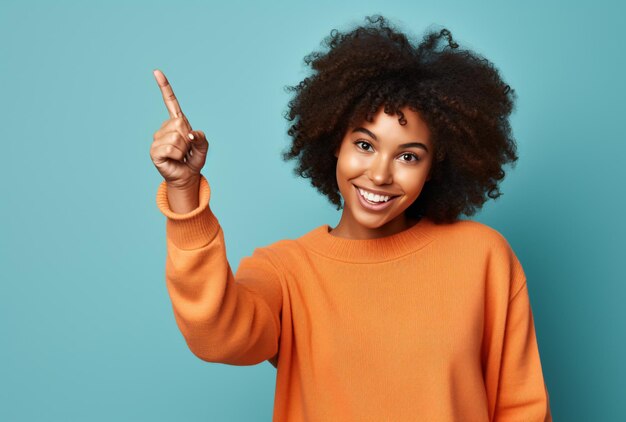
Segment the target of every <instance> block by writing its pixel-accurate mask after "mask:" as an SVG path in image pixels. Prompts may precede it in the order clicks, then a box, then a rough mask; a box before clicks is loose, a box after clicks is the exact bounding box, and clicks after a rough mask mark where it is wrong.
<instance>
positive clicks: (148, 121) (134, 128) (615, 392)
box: [0, 0, 626, 421]
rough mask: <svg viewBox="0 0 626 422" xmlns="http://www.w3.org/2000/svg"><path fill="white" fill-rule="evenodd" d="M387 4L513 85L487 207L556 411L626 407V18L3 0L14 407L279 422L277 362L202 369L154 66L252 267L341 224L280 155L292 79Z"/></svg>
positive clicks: (3, 330)
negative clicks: (185, 301) (165, 183)
mask: <svg viewBox="0 0 626 422" xmlns="http://www.w3.org/2000/svg"><path fill="white" fill-rule="evenodd" d="M377 13H380V14H382V15H384V16H385V17H386V18H388V19H389V20H390V21H391V22H392V23H394V24H397V25H398V26H399V27H400V28H401V29H403V30H405V31H407V32H409V33H410V34H412V35H414V36H415V37H417V38H421V36H422V35H423V34H424V32H425V31H426V30H427V29H429V28H441V27H446V28H448V29H449V30H450V31H451V32H452V35H453V37H454V38H455V40H456V41H457V42H458V43H459V44H460V45H461V46H462V47H467V48H471V49H474V50H475V51H477V52H478V53H480V54H482V55H484V56H485V57H487V58H488V59H489V60H491V61H492V62H494V63H495V65H496V66H497V67H498V69H500V71H501V75H502V76H503V78H504V79H505V81H506V82H507V83H509V84H510V85H511V86H512V87H513V88H514V89H515V90H516V92H517V94H518V100H517V106H516V107H517V108H516V110H515V111H514V113H513V115H512V120H511V121H512V126H513V131H514V135H515V137H516V139H517V142H518V152H519V155H520V159H519V162H518V163H517V165H516V167H515V168H514V169H511V168H510V169H509V171H507V177H506V179H505V180H504V182H503V183H502V185H501V189H502V192H503V193H504V194H503V196H502V197H500V198H499V199H497V200H496V201H489V202H487V203H486V204H485V206H484V208H483V210H482V211H481V212H480V213H479V214H477V215H475V216H473V217H471V218H472V219H475V220H478V221H481V222H483V223H485V224H488V225H490V226H491V227H494V228H495V229H497V230H498V231H500V232H501V233H502V234H503V235H504V236H505V237H506V238H507V239H508V241H509V242H510V244H511V245H512V247H513V248H514V250H515V252H516V254H517V256H518V257H519V259H520V261H521V262H522V264H523V266H524V269H525V272H526V274H527V276H528V283H529V287H530V289H529V290H530V295H531V302H532V306H533V314H534V319H535V324H536V330H537V338H538V341H539V346H540V353H541V359H542V365H543V371H544V377H545V379H546V383H547V387H548V390H549V392H550V400H551V406H552V412H553V415H554V418H555V420H561V421H589V420H594V421H616V420H624V418H625V417H626V416H625V415H626V408H625V406H626V404H625V403H626V401H625V400H623V395H624V391H626V385H625V381H624V380H625V379H626V369H625V368H626V365H624V364H623V356H625V355H626V347H625V346H626V331H625V330H624V321H626V311H625V309H626V308H625V307H624V306H623V304H622V302H623V300H624V296H625V292H626V284H625V283H624V276H623V273H622V271H623V267H622V265H623V258H624V238H625V236H626V223H625V220H624V218H623V217H622V212H623V210H624V209H625V206H626V201H625V200H624V188H623V185H622V183H623V181H624V180H626V177H625V174H624V173H625V170H624V168H625V167H624V165H623V162H624V159H623V157H624V156H626V145H625V143H624V129H623V127H622V125H623V120H624V119H623V116H622V113H623V111H624V106H623V98H624V94H626V92H625V84H624V79H623V75H624V74H626V69H625V58H624V53H623V45H624V41H625V39H624V38H625V36H624V35H623V33H621V32H619V28H620V27H621V23H622V22H621V17H622V16H624V10H623V7H622V6H620V5H619V4H618V2H606V1H599V2H591V1H581V2H576V3H572V2H566V1H564V0H560V1H553V2H539V1H526V2H513V1H485V2H467V1H437V2H433V1H430V2H426V1H415V0H411V1H353V0H346V1H343V2H334V1H319V2H305V1H289V2H287V1H272V2H255V1H248V2H244V1H232V2H213V1H202V2H201V1H179V2H171V1H168V2H165V1H150V2H148V1H144V2H139V1H135V2H128V1H124V2H122V1H107V2H78V1H59V2H44V1H37V2H35V1H16V0H15V1H10V0H8V1H2V2H0V40H2V41H0V57H1V59H0V77H1V79H0V80H1V82H2V84H1V86H2V88H1V91H2V101H0V116H1V121H2V127H1V129H2V130H1V136H2V149H1V151H2V157H3V159H2V165H0V172H1V175H2V195H1V198H2V199H0V217H1V219H0V221H1V226H0V227H1V232H0V268H1V269H2V276H1V277H0V280H1V281H0V339H1V344H2V346H1V347H0V420H2V421H44V420H45V421H69V420H76V421H110V420H120V421H140V420H145V421H148V420H149V421H174V420H194V421H257V420H259V421H269V420H271V415H272V408H273V400H274V387H275V374H276V369H275V368H274V367H272V366H271V365H270V364H269V363H268V362H264V363H262V364H260V365H256V366H247V367H238V366H229V365H223V364H210V363H206V362H203V361H201V360H199V359H198V358H196V357H195V356H194V355H193V354H192V353H191V352H190V351H189V350H188V349H187V347H186V344H185V342H184V339H183V337H182V335H181V334H180V332H179V331H178V328H177V326H176V323H175V320H174V316H173V313H172V309H171V304H170V300H169V297H168V295H167V290H166V286H165V279H164V270H165V253H166V249H165V217H164V216H163V215H162V214H161V213H159V211H158V209H157V207H156V203H155V194H156V190H157V187H158V185H159V183H160V182H161V181H162V178H161V177H160V175H159V174H158V172H157V170H156V168H155V167H154V165H153V163H152V161H151V159H150V156H149V148H150V145H151V143H152V136H153V134H154V132H155V131H156V130H157V129H158V128H159V127H160V125H161V123H162V122H163V121H164V120H166V119H167V111H166V109H165V106H164V104H163V101H162V98H161V94H160V92H159V90H158V86H157V84H156V82H155V80H154V77H153V75H152V70H153V69H155V68H159V69H161V70H163V72H164V73H165V74H166V76H167V77H168V78H169V80H170V82H171V84H172V86H173V88H174V90H175V92H176V94H177V96H178V98H179V101H180V104H181V107H182V109H183V110H184V112H185V113H186V115H187V117H188V118H189V120H190V122H191V124H192V125H193V126H194V128H195V129H200V130H203V131H204V132H205V133H206V134H207V137H208V139H209V142H210V145H211V146H210V151H209V154H208V157H207V162H206V165H205V167H204V169H203V170H202V173H203V174H204V175H205V176H206V177H207V179H208V180H209V181H210V182H211V187H212V197H211V207H212V209H213V211H214V212H215V214H216V216H217V217H218V219H219V220H220V223H221V225H222V227H223V229H224V233H225V237H226V242H227V248H228V257H229V260H230V263H231V267H232V269H233V271H235V270H236V268H237V266H238V263H239V260H240V259H241V258H242V257H243V256H246V255H249V254H251V253H252V250H253V249H254V248H255V247H258V246H263V245H267V244H269V243H272V242H274V241H276V240H279V239H283V238H293V237H297V236H300V235H302V234H304V233H305V232H308V231H309V230H311V229H312V228H314V227H317V226H319V225H321V224H324V223H328V224H330V225H331V226H332V225H334V224H336V223H337V222H338V220H339V216H340V212H339V211H337V210H335V208H334V207H333V206H332V205H331V204H330V203H329V202H328V201H327V200H326V198H324V197H322V196H321V195H320V194H319V193H317V191H315V189H314V188H313V187H311V186H310V184H309V180H307V179H298V178H297V177H295V176H294V175H293V173H292V168H293V165H294V163H293V162H291V163H285V162H283V161H282V160H281V157H280V153H281V151H282V150H283V149H284V148H285V146H286V145H287V143H288V141H289V139H288V136H287V134H286V130H287V127H288V126H287V125H288V122H287V121H286V120H285V119H284V118H283V116H282V114H283V112H284V111H285V110H286V107H287V102H288V100H289V98H290V94H289V93H287V92H286V91H285V90H284V87H285V86H287V85H294V84H297V83H298V82H299V81H300V80H301V79H303V78H304V77H305V76H306V75H307V74H308V70H307V68H306V67H305V66H304V62H303V58H304V56H305V55H306V54H308V53H310V52H311V51H313V50H319V49H320V48H321V45H320V42H321V40H322V39H323V38H324V37H326V36H327V35H329V34H330V31H331V30H332V29H333V28H337V29H339V30H344V29H347V28H349V27H351V26H353V25H356V24H360V23H364V22H365V20H364V17H365V16H368V15H373V14H377ZM613 211H615V212H617V214H616V215H614V214H613Z"/></svg>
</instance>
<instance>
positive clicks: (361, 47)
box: [153, 17, 551, 422]
mask: <svg viewBox="0 0 626 422" xmlns="http://www.w3.org/2000/svg"><path fill="white" fill-rule="evenodd" d="M368 19H369V18H368ZM369 20H370V22H371V23H374V24H378V26H376V25H373V26H363V27H358V28H356V29H354V30H353V31H351V32H349V33H346V34H342V33H339V32H338V31H336V30H333V31H332V32H331V38H330V39H328V40H327V42H328V46H329V47H330V51H328V52H327V53H317V54H312V55H311V56H309V57H308V58H307V59H306V60H307V62H310V63H311V64H312V67H313V69H314V70H315V71H316V72H317V73H314V75H312V76H311V77H308V78H306V79H305V80H304V81H302V82H301V83H300V84H299V85H297V87H296V88H295V90H296V91H297V95H296V97H295V98H294V99H293V100H292V101H291V102H290V103H289V104H290V112H289V115H288V116H287V117H288V118H289V119H291V120H294V119H297V121H296V122H295V123H294V124H293V125H291V127H290V128H289V132H288V133H289V134H290V135H291V136H292V138H293V142H292V143H291V145H290V148H289V150H288V151H287V152H286V153H284V158H286V159H292V158H297V160H298V167H297V168H296V169H295V170H296V173H298V174H300V175H302V176H304V177H310V178H311V183H312V185H313V186H315V187H316V188H317V189H319V190H320V191H321V192H322V193H323V194H325V195H326V196H327V197H328V198H329V200H330V201H331V202H332V203H333V204H335V205H337V206H338V207H339V208H341V207H342V206H343V212H342V215H341V220H340V221H339V224H338V225H337V226H336V227H335V228H332V229H331V227H330V226H329V225H328V224H323V225H320V226H318V227H317V228H314V229H312V230H310V231H308V232H307V233H305V234H304V235H302V236H300V237H298V238H297V239H283V240H279V241H277V242H274V243H272V244H270V245H267V246H264V247H258V248H256V249H254V252H253V253H252V255H251V256H247V257H245V258H244V259H242V260H241V262H240V264H239V268H238V269H237V272H236V273H235V274H233V272H232V271H231V266H230V263H229V261H228V259H227V254H226V246H225V238H224V232H223V230H222V227H221V225H220V223H219V221H218V219H217V217H216V215H215V214H214V213H213V211H212V209H211V207H210V202H211V201H212V199H211V187H210V185H209V182H208V180H207V179H206V178H205V177H204V176H203V175H201V174H200V173H199V168H200V167H201V166H202V164H203V163H204V161H203V160H204V157H205V155H206V152H207V150H208V144H207V143H206V139H205V137H204V134H203V132H202V131H199V130H193V131H192V130H191V126H190V125H189V122H187V121H186V119H185V118H184V115H182V112H181V111H180V107H179V105H178V103H177V102H175V101H174V98H175V97H174V95H173V91H172V90H171V87H169V84H167V82H166V80H165V79H164V78H160V77H158V78H157V82H159V85H160V86H161V89H162V92H163V98H164V100H165V102H166V106H167V107H168V110H169V111H170V115H171V118H170V120H169V121H168V122H167V123H166V124H165V125H164V126H163V127H162V129H160V130H159V131H158V132H157V134H158V136H156V140H155V145H154V147H153V151H154V155H155V164H156V165H157V167H158V168H160V169H161V170H162V174H163V175H164V177H166V181H164V182H163V183H162V184H161V186H160V187H159V190H158V192H157V204H158V207H159V209H160V210H161V212H162V213H163V214H164V215H166V216H167V225H166V227H167V260H166V280H167V288H168V292H169V295H170V298H171V301H172V306H173V309H174V316H175V318H176V322H177V324H178V327H179V329H180V331H181V333H182V334H183V336H184V337H185V341H186V344H187V345H188V347H189V349H190V350H191V351H192V352H193V353H194V354H195V355H196V356H198V357H199V358H200V359H202V360H204V361H207V362H218V363H227V364H231V365H254V364H257V363H260V362H264V361H268V362H270V363H271V364H272V365H274V366H275V367H277V369H278V371H277V374H276V394H275V403H274V415H273V421H275V422H283V421H289V422H298V421H338V422H342V421H409V420H411V421H412V420H423V421H435V422H448V421H450V422H452V421H477V422H493V421H502V420H520V421H551V413H550V406H549V399H548V391H547V388H546V385H545V383H544V379H543V373H542V367H541V361H540V357H539V348H538V345H537V340H536V336H535V328H534V322H533V316H532V312H531V308H530V301H529V294H528V283H527V281H526V275H525V273H524V270H523V268H522V265H521V263H520V262H519V261H518V259H517V257H516V255H515V253H514V252H513V250H512V248H511V246H510V245H509V243H508V242H507V240H506V239H505V238H504V237H503V236H502V235H501V234H500V233H499V232H497V231H496V230H494V229H492V228H491V227H489V226H487V225H485V224H481V223H478V222H474V221H470V220H459V219H458V217H459V215H460V214H462V213H466V214H468V213H471V212H472V210H473V209H474V207H478V206H480V205H482V203H483V202H485V198H484V195H485V194H486V193H488V194H489V196H490V197H495V195H494V191H495V190H496V187H497V182H498V181H499V180H500V179H502V178H503V177H504V172H503V171H502V166H503V165H504V164H505V163H506V162H508V161H511V160H514V159H516V156H515V153H514V146H515V144H514V142H513V139H512V138H511V137H510V131H509V126H508V120H507V118H508V114H509V113H510V111H511V109H512V106H513V102H512V101H513V98H512V96H511V95H512V91H511V90H510V89H509V87H508V85H506V84H504V82H502V80H501V79H500V78H499V77H498V73H497V71H496V70H495V69H494V68H493V67H492V65H491V64H489V63H488V62H486V61H484V60H482V59H481V58H479V57H478V56H476V55H474V54H473V53H471V52H469V51H457V47H458V45H457V44H456V43H455V42H453V41H452V38H451V35H450V33H449V31H447V30H442V31H440V32H439V33H430V34H428V35H427V36H426V38H425V40H424V42H423V43H421V44H419V45H417V46H413V45H412V44H411V43H410V42H409V41H408V39H407V38H406V36H405V35H404V34H402V33H401V32H398V31H396V30H394V29H392V28H391V27H389V26H387V22H386V20H385V19H383V18H382V17H377V18H375V19H373V20H372V19H369ZM442 38H445V39H447V40H448V47H449V49H446V48H447V47H446V48H444V49H443V50H442V51H439V50H438V46H439V41H440V39H442ZM159 76H161V75H159ZM188 133H192V134H193V135H194V138H195V139H196V140H195V141H188V140H187V138H186V137H185V135H187V134H188ZM187 151H193V154H190V158H189V159H188V160H185V156H186V154H185V153H186V152H187ZM167 160H172V162H169V161H167ZM183 160H185V161H183ZM181 177H182V179H184V180H187V179H186V178H187V177H189V180H191V182H189V183H181V181H180V180H181ZM168 178H169V179H168ZM341 199H343V204H342V202H341ZM177 210H178V211H177Z"/></svg>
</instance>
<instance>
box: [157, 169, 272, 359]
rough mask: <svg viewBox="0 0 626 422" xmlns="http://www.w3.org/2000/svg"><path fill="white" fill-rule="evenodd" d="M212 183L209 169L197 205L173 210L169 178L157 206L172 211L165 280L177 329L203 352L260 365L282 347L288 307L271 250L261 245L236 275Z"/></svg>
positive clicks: (204, 356) (169, 213) (203, 356)
mask: <svg viewBox="0 0 626 422" xmlns="http://www.w3.org/2000/svg"><path fill="white" fill-rule="evenodd" d="M209 198H210V187H209V184H208V181H207V180H206V179H205V178H204V177H203V176H202V177H201V180H200V193H199V203H200V205H199V206H198V208H196V209H194V210H192V211H190V212H189V213H186V214H176V213H174V212H172V211H171V209H170V208H169V206H168V201H167V184H166V183H165V182H163V183H162V184H161V185H160V186H159V189H158V192H157V206H158V207H159V210H160V211H161V212H162V213H163V214H164V215H165V216H167V222H166V238H167V260H166V267H165V279H166V283H167V289H168V292H169V296H170V299H171V302H172V307H173V311H174V316H175V319H176V323H177V325H178V328H179V329H180V331H181V333H182V334H183V337H184V338H185V340H186V342H187V345H188V347H189V349H190V350H191V351H192V352H193V353H194V354H195V355H196V356H198V357H199V358H200V359H202V360H205V361H207V362H219V363H226V364H231V365H254V364H257V363H260V362H263V361H264V360H270V363H272V364H273V365H274V366H276V360H274V359H272V358H274V357H275V356H276V355H277V353H278V341H279V337H280V330H281V323H280V313H281V307H282V288H281V283H280V272H279V270H278V269H277V267H276V266H275V264H274V261H273V259H272V256H270V255H271V252H269V251H267V250H265V249H255V250H254V253H253V254H252V256H248V257H245V258H244V259H242V260H241V262H240V264H239V268H238V270H237V274H236V275H233V273H232V270H231V267H230V264H229V262H228V260H227V258H226V245H225V242H224V233H223V232H222V228H221V226H220V225H219V223H218V220H217V218H216V217H215V215H214V214H213V213H212V211H211V209H210V207H209Z"/></svg>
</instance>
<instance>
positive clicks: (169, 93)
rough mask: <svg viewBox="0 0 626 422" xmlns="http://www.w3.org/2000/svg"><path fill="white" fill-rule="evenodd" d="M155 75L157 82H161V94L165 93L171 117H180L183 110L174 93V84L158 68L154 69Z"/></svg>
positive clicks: (166, 104) (164, 99) (164, 96)
mask: <svg viewBox="0 0 626 422" xmlns="http://www.w3.org/2000/svg"><path fill="white" fill-rule="evenodd" d="M153 73H154V77H155V78H156V81H157V83H158V84H159V88H161V94H163V101H165V107H167V111H169V113H170V117H171V118H175V117H180V116H182V115H183V111H182V110H181V109H180V104H178V100H177V99H176V95H174V90H173V89H172V86H171V85H170V83H169V82H168V80H167V78H166V77H165V75H164V74H163V72H161V71H160V70H158V69H155V70H154V71H153Z"/></svg>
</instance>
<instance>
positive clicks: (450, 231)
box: [435, 220, 508, 247]
mask: <svg viewBox="0 0 626 422" xmlns="http://www.w3.org/2000/svg"><path fill="white" fill-rule="evenodd" d="M435 227H436V229H435V230H436V231H437V232H438V233H437V234H438V235H439V236H443V237H444V238H447V239H452V240H459V241H469V242H472V243H481V244H487V245H493V246H494V247H503V246H507V245H508V241H507V239H506V238H505V237H504V235H503V234H502V233H500V232H499V231H498V230H497V229H495V228H493V227H491V226H489V225H487V224H485V223H481V222H480V221H474V220H457V221H455V222H453V223H447V224H437V225H435Z"/></svg>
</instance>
